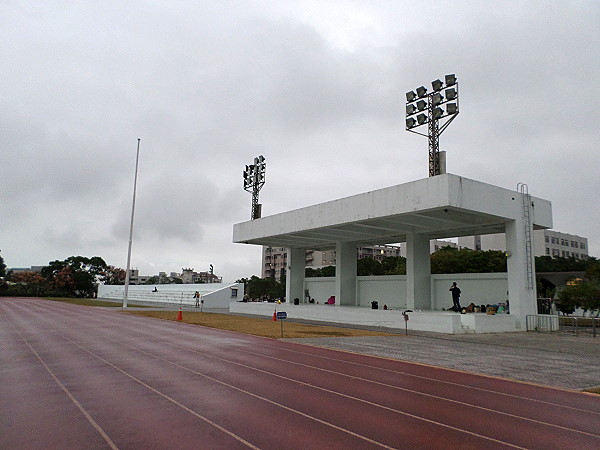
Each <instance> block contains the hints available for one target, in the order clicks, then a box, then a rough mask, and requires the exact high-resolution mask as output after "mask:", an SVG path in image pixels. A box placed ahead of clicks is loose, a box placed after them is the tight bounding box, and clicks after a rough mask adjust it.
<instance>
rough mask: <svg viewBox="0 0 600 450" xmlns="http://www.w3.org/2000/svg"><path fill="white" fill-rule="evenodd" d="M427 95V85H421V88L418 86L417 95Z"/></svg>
mask: <svg viewBox="0 0 600 450" xmlns="http://www.w3.org/2000/svg"><path fill="white" fill-rule="evenodd" d="M426 95H427V89H426V88H425V86H421V87H420V88H417V97H419V98H421V97H425V96H426Z"/></svg>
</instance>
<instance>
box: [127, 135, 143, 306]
mask: <svg viewBox="0 0 600 450" xmlns="http://www.w3.org/2000/svg"><path fill="white" fill-rule="evenodd" d="M140 140H141V139H140V138H138V143H137V153H136V155H135V177H134V178H133V202H132V203H131V224H130V226H129V250H128V251H127V271H126V272H125V292H124V294H123V309H127V294H128V292H129V274H130V272H131V270H130V268H131V242H132V241H133V215H134V213H135V192H136V189H137V174H138V161H139V159H140Z"/></svg>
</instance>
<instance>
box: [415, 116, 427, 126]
mask: <svg viewBox="0 0 600 450" xmlns="http://www.w3.org/2000/svg"><path fill="white" fill-rule="evenodd" d="M417 122H419V125H423V124H424V123H425V122H427V115H426V114H419V115H418V116H417Z"/></svg>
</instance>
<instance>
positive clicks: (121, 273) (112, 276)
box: [100, 266, 126, 285]
mask: <svg viewBox="0 0 600 450" xmlns="http://www.w3.org/2000/svg"><path fill="white" fill-rule="evenodd" d="M125 276H126V272H125V269H121V268H119V267H115V266H106V269H105V270H104V271H103V272H102V273H101V276H100V281H102V282H103V283H104V284H113V285H117V284H125Z"/></svg>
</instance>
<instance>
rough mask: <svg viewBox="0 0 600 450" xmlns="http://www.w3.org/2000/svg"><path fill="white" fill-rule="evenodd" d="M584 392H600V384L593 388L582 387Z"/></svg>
mask: <svg viewBox="0 0 600 450" xmlns="http://www.w3.org/2000/svg"><path fill="white" fill-rule="evenodd" d="M583 391H584V392H590V393H592V394H600V386H598V387H595V388H589V389H584V390H583Z"/></svg>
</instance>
